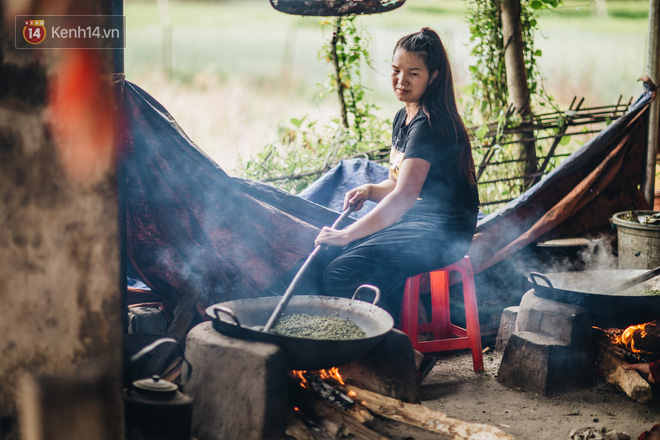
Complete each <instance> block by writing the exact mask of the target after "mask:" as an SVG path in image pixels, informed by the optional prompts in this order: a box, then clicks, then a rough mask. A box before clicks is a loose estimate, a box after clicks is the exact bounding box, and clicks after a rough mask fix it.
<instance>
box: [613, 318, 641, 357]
mask: <svg viewBox="0 0 660 440" xmlns="http://www.w3.org/2000/svg"><path fill="white" fill-rule="evenodd" d="M635 334H638V336H639V337H640V338H644V337H646V335H647V333H646V324H637V325H631V326H630V327H628V328H627V329H625V330H624V331H623V333H621V335H620V336H617V337H616V342H617V344H621V345H623V346H624V347H626V348H627V349H628V350H630V351H631V352H633V353H642V350H639V349H638V348H637V347H635V340H634V339H633V336H635Z"/></svg>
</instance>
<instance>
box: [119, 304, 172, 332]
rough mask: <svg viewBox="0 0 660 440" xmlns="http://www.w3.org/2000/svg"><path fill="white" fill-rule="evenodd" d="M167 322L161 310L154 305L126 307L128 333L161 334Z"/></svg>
mask: <svg viewBox="0 0 660 440" xmlns="http://www.w3.org/2000/svg"><path fill="white" fill-rule="evenodd" d="M167 327H169V324H168V322H167V319H166V318H165V315H163V312H161V311H160V310H158V309H157V308H155V307H131V308H129V309H128V334H129V335H138V334H139V335H163V334H165V333H167Z"/></svg>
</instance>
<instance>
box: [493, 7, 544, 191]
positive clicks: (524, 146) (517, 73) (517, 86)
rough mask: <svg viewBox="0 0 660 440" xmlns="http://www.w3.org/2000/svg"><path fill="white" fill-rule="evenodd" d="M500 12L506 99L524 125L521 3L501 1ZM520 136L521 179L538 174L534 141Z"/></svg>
mask: <svg viewBox="0 0 660 440" xmlns="http://www.w3.org/2000/svg"><path fill="white" fill-rule="evenodd" d="M501 8H502V38H503V39H504V67H505V69H506V83H507V89H508V91H509V99H510V100H511V103H513V106H514V107H515V109H516V112H517V113H518V114H519V115H520V116H522V118H523V121H524V120H528V119H530V117H531V116H532V108H531V104H530V93H529V87H528V86H527V71H526V70H525V57H524V53H523V41H522V23H521V22H520V0H503V1H502V3H501ZM523 136H524V134H518V135H516V137H517V138H518V141H519V142H520V148H519V150H518V159H520V160H522V161H523V162H522V163H521V165H520V172H521V174H522V175H523V176H529V175H532V174H534V173H536V171H537V163H536V161H537V158H536V146H535V142H534V141H533V140H531V141H529V140H527V141H524V140H523ZM533 181H534V178H533V177H530V178H525V179H523V190H525V189H527V188H528V187H529V186H531V184H532V183H533Z"/></svg>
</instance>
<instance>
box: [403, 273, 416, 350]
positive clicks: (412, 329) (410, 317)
mask: <svg viewBox="0 0 660 440" xmlns="http://www.w3.org/2000/svg"><path fill="white" fill-rule="evenodd" d="M419 279H420V276H419V275H416V276H414V277H411V278H408V279H407V280H406V285H405V287H404V290H403V301H402V303H401V331H402V332H404V333H405V334H407V335H408V337H409V338H410V342H411V343H412V346H413V348H416V347H417V342H418V337H417V327H418V325H419V324H418V320H419V313H418V303H419Z"/></svg>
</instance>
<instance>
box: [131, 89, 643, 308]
mask: <svg viewBox="0 0 660 440" xmlns="http://www.w3.org/2000/svg"><path fill="white" fill-rule="evenodd" d="M121 87H122V88H123V92H122V93H121V94H120V96H122V101H121V108H122V115H123V116H124V118H125V122H124V123H125V125H126V130H125V139H124V151H123V160H122V163H123V173H124V174H125V176H126V188H125V191H124V192H125V204H126V227H127V251H128V257H129V262H130V264H131V266H132V268H133V270H135V271H136V272H137V273H138V274H139V277H140V278H141V279H142V280H143V281H144V282H145V283H146V284H147V285H148V286H149V287H151V288H152V289H154V290H156V291H157V292H158V293H159V294H161V295H162V296H163V297H164V299H166V300H169V301H176V300H177V299H178V298H180V297H181V296H182V295H184V294H186V293H187V292H190V291H194V292H197V293H200V294H202V295H203V297H202V298H203V299H205V300H206V301H205V302H219V301H223V300H229V299H234V298H242V297H251V296H257V295H259V294H260V293H261V292H262V290H264V289H265V288H267V287H268V286H269V285H270V284H271V283H272V282H273V281H275V280H277V279H278V278H279V277H280V276H281V275H282V274H284V273H285V272H286V271H287V269H290V268H291V267H292V266H293V265H294V264H295V263H296V262H297V261H299V260H300V259H301V258H304V257H306V256H307V255H308V254H309V252H310V251H311V250H312V248H313V240H314V237H315V236H316V234H317V233H318V228H319V227H321V226H323V225H326V224H331V223H332V222H333V221H334V219H335V218H336V217H337V216H338V215H339V214H338V213H337V212H336V211H332V210H329V209H326V208H324V207H322V206H320V205H318V204H316V203H313V202H310V201H307V200H305V199H303V198H301V197H296V196H292V195H289V194H287V193H285V192H283V191H280V190H278V189H277V188H275V187H273V186H271V185H266V184H261V183H259V182H255V181H250V180H245V179H236V178H231V177H229V176H228V175H227V174H226V173H225V172H224V171H222V169H220V167H219V166H218V165H217V164H215V163H214V162H213V161H212V160H211V159H210V158H208V157H207V156H206V155H205V154H204V153H202V152H201V151H200V150H199V149H198V148H197V147H196V146H195V145H194V143H193V142H192V141H191V140H190V139H188V137H187V136H186V135H185V133H183V131H182V130H181V129H180V128H179V127H178V125H177V124H176V122H175V121H174V119H173V118H172V117H171V116H170V115H169V113H167V111H166V110H165V109H164V108H163V107H162V106H161V105H160V104H159V103H158V102H157V101H155V100H154V99H153V98H152V97H150V96H149V95H148V94H147V93H146V92H144V91H143V90H141V89H140V88H139V87H137V86H135V85H134V84H131V83H130V82H127V81H125V82H123V83H122V84H121ZM654 94H655V93H654V92H651V91H650V89H649V90H648V91H647V92H645V93H644V94H643V95H641V96H640V98H639V99H638V101H637V102H636V103H635V104H634V105H633V106H632V107H631V109H630V111H629V112H628V113H627V114H625V115H623V116H622V117H621V118H619V119H618V120H616V121H615V122H614V123H612V124H611V125H610V126H609V127H607V128H606V129H605V130H603V131H602V132H600V133H599V134H598V135H596V136H595V137H594V138H592V139H591V140H590V141H589V142H588V143H586V144H585V145H584V146H582V147H581V148H580V149H579V150H578V151H577V152H575V153H574V154H573V155H571V156H570V157H569V158H568V159H567V160H565V161H564V162H563V163H562V164H561V165H560V166H559V167H557V168H556V169H555V170H554V171H552V172H551V173H550V174H549V175H548V176H546V178H544V179H543V180H542V181H540V182H539V183H537V184H536V185H535V186H534V187H532V188H531V189H529V190H528V191H526V192H525V193H524V194H522V195H521V196H520V197H518V198H517V199H516V200H514V201H512V202H509V203H508V204H507V205H506V206H505V207H504V208H502V209H500V210H499V211H497V212H496V213H494V214H491V215H489V216H488V217H486V218H484V219H483V220H481V221H480V222H479V224H478V226H477V232H476V234H475V239H474V241H473V244H472V247H471V249H470V252H469V255H470V257H471V259H472V262H473V265H474V269H475V273H478V272H480V271H482V270H484V269H486V268H488V267H490V266H492V265H494V264H496V263H497V262H499V261H501V260H502V259H504V258H506V257H507V256H509V255H511V254H513V253H515V252H516V251H517V250H519V249H521V248H523V247H524V246H526V245H527V244H529V243H532V242H533V241H537V240H538V239H539V238H541V237H544V236H546V235H547V234H551V233H558V232H561V233H564V234H579V233H582V232H585V231H589V230H591V229H595V228H597V227H599V226H602V225H603V224H607V222H608V219H609V216H611V214H613V213H614V212H617V211H621V210H626V209H630V208H637V209H641V208H646V205H645V202H644V200H643V198H641V194H640V192H639V190H638V189H637V186H638V184H639V183H640V181H641V179H642V176H643V173H642V166H643V162H644V161H643V157H644V154H645V153H644V151H645V144H646V124H645V121H644V116H645V115H646V113H647V109H648V106H649V104H650V102H651V100H652V98H653V96H654ZM351 166H353V165H351ZM345 169H346V168H345V167H344V171H345ZM333 173H334V176H335V177H333V178H332V179H328V178H326V179H325V182H326V183H327V182H331V183H332V186H333V187H341V186H342V185H341V184H337V182H336V181H335V180H336V175H337V171H336V170H335V171H333ZM342 173H343V171H342ZM349 174H350V173H349ZM365 176H367V177H364V179H367V180H370V178H369V177H368V175H367V174H365ZM344 177H346V176H344ZM346 178H348V179H350V180H351V182H350V183H351V185H354V186H356V185H359V184H361V183H364V182H362V181H355V176H348V177H346ZM358 180H360V179H358ZM319 190H320V188H319V186H318V185H317V186H316V188H315V191H314V192H315V193H316V194H317V195H318V194H319ZM337 191H339V192H341V194H340V196H341V197H343V190H337ZM337 194H338V193H337ZM335 195H336V194H335ZM323 197H327V194H326V195H324V196H323ZM337 197H339V196H337ZM337 197H334V196H333V197H329V198H328V200H335V199H337ZM333 206H334V205H333ZM569 219H570V221H567V220H569Z"/></svg>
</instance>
